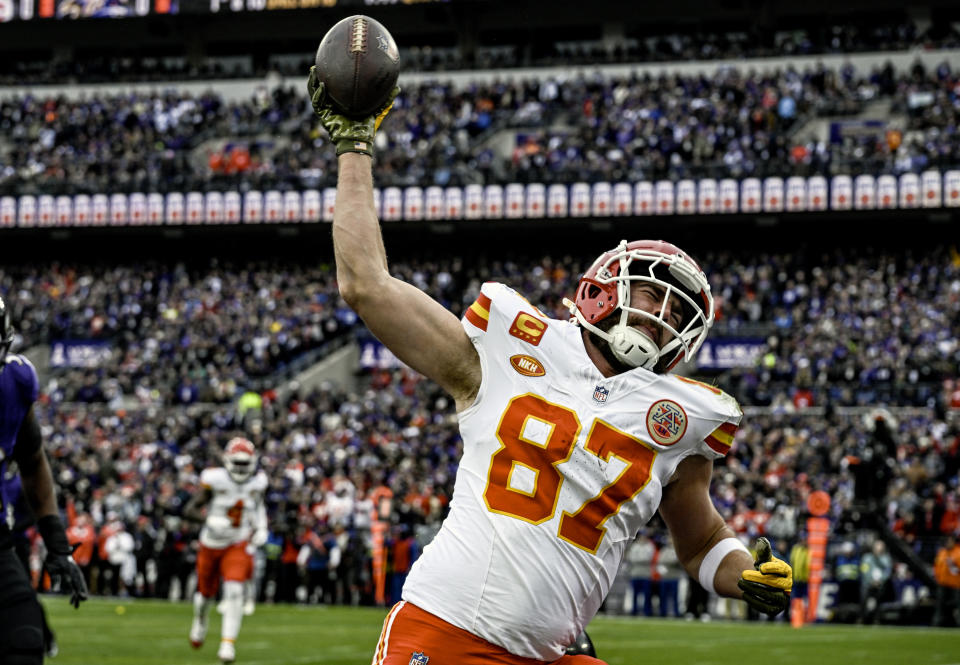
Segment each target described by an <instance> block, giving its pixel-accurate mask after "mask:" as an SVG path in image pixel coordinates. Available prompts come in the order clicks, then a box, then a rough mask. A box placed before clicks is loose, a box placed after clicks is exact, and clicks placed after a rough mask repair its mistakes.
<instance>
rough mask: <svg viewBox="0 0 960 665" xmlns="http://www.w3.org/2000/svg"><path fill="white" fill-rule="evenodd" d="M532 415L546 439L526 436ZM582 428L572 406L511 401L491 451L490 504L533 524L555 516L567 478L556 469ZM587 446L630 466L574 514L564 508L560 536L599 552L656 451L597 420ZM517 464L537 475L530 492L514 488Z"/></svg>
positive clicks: (532, 399) (530, 398)
mask: <svg viewBox="0 0 960 665" xmlns="http://www.w3.org/2000/svg"><path fill="white" fill-rule="evenodd" d="M531 419H533V420H535V421H539V423H540V424H541V426H543V427H545V428H546V434H545V436H544V437H542V438H543V439H544V442H543V443H539V442H537V441H534V440H532V439H530V438H527V437H525V436H524V432H525V431H526V426H527V423H528V421H530V420H531ZM580 429H581V428H580V420H579V419H578V418H577V414H576V413H575V412H574V411H573V410H571V409H568V408H566V407H564V406H561V405H559V404H553V403H552V402H548V401H547V400H545V399H544V398H542V397H540V396H538V395H532V394H527V395H521V396H519V397H515V398H514V399H512V400H511V401H510V404H509V405H508V406H507V408H506V410H505V411H504V413H503V416H502V417H501V418H500V425H499V427H498V428H497V438H498V439H499V440H500V446H501V447H500V449H499V450H498V451H497V452H496V453H494V455H493V458H492V460H491V464H490V472H489V474H488V476H487V486H486V488H485V489H484V499H485V501H486V503H487V507H488V508H489V509H490V510H491V511H493V512H495V513H500V514H501V515H507V516H510V517H515V518H517V519H521V520H524V521H526V522H530V523H532V524H542V523H543V522H546V521H547V520H549V519H551V518H552V517H553V516H554V513H555V512H556V509H557V499H558V498H559V496H560V488H561V486H562V485H563V476H562V475H561V474H560V472H559V471H558V470H557V467H558V466H559V465H560V464H562V463H563V462H566V461H567V460H568V459H570V456H571V455H572V454H573V449H574V446H575V445H576V442H577V438H578V437H579V435H580ZM584 447H585V449H586V450H587V451H589V452H591V453H593V454H594V455H596V456H597V457H599V458H600V459H602V460H604V461H605V462H609V461H610V460H611V458H613V457H617V458H618V459H620V460H621V461H623V462H624V463H625V464H626V466H625V467H624V469H623V471H621V472H620V475H619V476H617V478H615V479H614V481H613V482H611V483H609V484H608V485H606V486H605V487H603V488H602V489H601V490H600V492H599V494H597V495H596V496H594V497H593V498H591V499H589V500H588V501H587V502H586V503H584V504H583V505H582V506H581V507H580V509H579V510H577V511H576V512H575V513H569V512H567V511H564V513H563V516H562V517H561V518H560V527H559V530H558V533H557V536H558V537H559V538H562V539H563V540H565V541H567V542H569V543H571V544H573V545H576V546H577V547H579V548H581V549H584V550H586V551H588V552H590V553H596V551H597V548H599V547H600V542H601V541H602V540H603V536H604V534H605V533H606V529H604V528H603V526H602V525H603V523H604V522H606V521H607V519H609V518H610V516H612V515H614V514H616V512H617V511H618V510H620V506H622V505H623V504H624V503H625V502H626V501H629V500H630V499H632V498H633V497H634V496H636V495H637V493H638V492H640V491H641V490H642V489H643V488H644V487H645V486H646V484H647V482H648V481H649V480H650V470H651V468H652V467H653V461H654V459H655V458H656V456H657V453H656V451H654V450H652V449H651V448H649V447H648V446H647V445H646V444H645V443H644V442H643V441H641V440H640V439H637V438H636V437H633V436H630V435H629V434H627V433H626V432H622V431H620V430H618V429H617V428H615V427H613V425H610V424H609V423H606V422H604V421H602V420H599V419H597V420H595V421H594V422H593V425H592V427H591V428H590V433H589V434H588V435H587V441H586V444H585V446H584ZM518 465H519V466H522V467H526V468H527V469H529V470H530V471H532V472H533V473H534V477H535V479H534V481H533V490H532V491H529V492H528V491H524V490H521V489H517V488H515V487H513V486H511V482H510V481H511V476H512V475H513V473H514V471H515V470H516V467H517V466H518Z"/></svg>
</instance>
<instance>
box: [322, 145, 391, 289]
mask: <svg viewBox="0 0 960 665" xmlns="http://www.w3.org/2000/svg"><path fill="white" fill-rule="evenodd" d="M338 163H339V169H340V171H339V175H338V178H337V203H336V208H335V210H334V214H333V249H334V254H335V256H336V260H337V284H338V286H339V288H340V293H341V295H343V297H344V299H345V300H346V301H347V302H348V303H350V302H351V301H355V300H356V299H358V298H362V297H363V294H364V293H365V292H370V291H373V290H374V289H376V285H377V283H378V281H379V280H381V279H383V278H384V277H387V276H388V275H389V273H388V272H387V256H386V251H385V250H384V247H383V238H382V237H381V234H380V224H379V221H378V220H377V214H376V210H375V209H374V207H373V173H372V170H371V163H372V160H371V159H370V158H369V157H367V156H366V155H361V154H359V153H353V152H347V153H344V154H342V155H340V157H339V160H338Z"/></svg>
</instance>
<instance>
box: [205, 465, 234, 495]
mask: <svg viewBox="0 0 960 665" xmlns="http://www.w3.org/2000/svg"><path fill="white" fill-rule="evenodd" d="M229 481H230V476H229V474H228V473H227V470H226V469H225V468H223V467H222V466H212V467H210V468H208V469H204V470H203V471H201V472H200V485H201V486H202V487H203V488H204V489H209V490H216V489H220V488H223V487H227V486H228V485H229Z"/></svg>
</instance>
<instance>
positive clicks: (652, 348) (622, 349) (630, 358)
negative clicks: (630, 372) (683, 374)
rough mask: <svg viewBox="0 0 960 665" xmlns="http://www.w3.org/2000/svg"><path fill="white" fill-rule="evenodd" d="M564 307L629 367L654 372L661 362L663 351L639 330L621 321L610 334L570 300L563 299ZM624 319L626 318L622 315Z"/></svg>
mask: <svg viewBox="0 0 960 665" xmlns="http://www.w3.org/2000/svg"><path fill="white" fill-rule="evenodd" d="M563 304H564V306H565V307H566V308H567V309H569V310H570V313H571V314H572V315H573V316H572V319H576V321H577V322H578V323H579V324H580V325H581V326H583V327H584V328H586V329H587V330H589V331H590V332H592V333H593V334H594V335H596V336H597V337H599V338H600V339H602V340H604V341H605V342H606V343H607V344H609V345H610V350H611V351H612V352H613V355H614V357H615V358H616V359H617V360H619V361H620V362H622V363H623V364H624V365H626V366H627V367H642V368H643V369H650V370H652V369H653V368H654V367H656V365H657V362H658V361H659V360H660V354H661V351H660V349H659V347H657V343H656V342H654V341H653V340H652V339H650V338H649V337H647V336H646V335H644V334H643V333H642V332H640V331H639V330H636V329H635V328H631V327H630V326H628V325H626V323H625V322H624V321H623V320H621V322H620V323H618V324H616V325H615V326H613V327H612V328H611V329H610V332H604V331H603V330H600V328H598V327H596V326H595V325H593V324H592V323H589V322H588V321H587V320H586V319H585V318H584V316H583V314H581V313H580V310H579V309H577V305H576V303H574V302H573V301H571V300H570V299H569V298H564V299H563ZM621 317H622V319H626V316H624V315H623V313H621Z"/></svg>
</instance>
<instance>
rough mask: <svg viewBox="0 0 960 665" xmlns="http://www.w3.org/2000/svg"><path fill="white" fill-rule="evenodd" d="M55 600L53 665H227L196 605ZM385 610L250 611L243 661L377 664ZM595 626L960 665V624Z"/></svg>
mask: <svg viewBox="0 0 960 665" xmlns="http://www.w3.org/2000/svg"><path fill="white" fill-rule="evenodd" d="M44 602H45V605H46V607H47V610H48V612H49V616H50V621H51V623H52V625H53V627H54V630H56V632H57V637H58V641H59V643H60V655H59V656H57V657H56V658H55V659H53V660H51V661H49V662H50V663H52V665H193V664H197V665H200V664H205V665H218V664H219V661H218V660H217V658H216V649H217V643H218V637H219V630H220V616H219V615H218V614H217V613H216V611H215V610H214V611H213V612H212V613H211V629H210V635H209V636H208V639H207V644H205V645H204V647H203V648H202V649H200V650H199V651H194V650H193V649H191V648H190V645H189V643H188V641H187V631H188V630H189V626H190V615H191V607H190V606H189V605H187V604H185V603H168V602H160V601H126V600H125V601H119V602H118V601H115V600H113V601H111V600H104V599H93V600H90V601H89V602H87V603H85V604H84V605H83V606H82V607H81V609H80V610H76V611H75V610H74V609H73V608H72V607H70V606H69V605H68V604H67V601H66V599H65V598H62V597H47V598H45V601H44ZM384 615H385V611H384V610H377V609H368V608H364V609H355V608H344V607H336V608H319V607H295V606H272V605H262V606H258V607H257V612H256V614H255V615H254V616H252V617H246V618H245V619H244V622H243V629H242V630H241V632H240V639H239V640H238V641H237V665H328V664H334V663H335V664H336V665H369V663H370V660H371V656H372V653H373V648H374V645H375V644H376V641H377V637H378V636H379V634H380V625H381V622H382V620H383V617H384ZM589 632H590V635H591V637H592V638H593V640H594V643H595V644H596V647H597V651H598V653H599V655H600V657H601V658H603V659H604V660H605V661H607V662H608V663H609V664H610V665H681V664H683V665H744V664H748V663H760V664H762V665H794V664H795V665H860V664H862V665H960V629H953V630H951V629H933V628H894V627H889V626H884V627H873V626H869V627H864V626H832V625H817V626H807V627H804V628H802V629H800V630H796V629H793V628H790V627H789V626H787V625H784V624H758V623H739V622H735V623H731V622H720V621H714V622H711V623H700V622H686V621H682V620H651V619H630V618H625V617H598V618H597V619H595V620H594V622H593V623H592V624H591V625H590V628H589ZM431 662H432V661H431Z"/></svg>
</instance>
